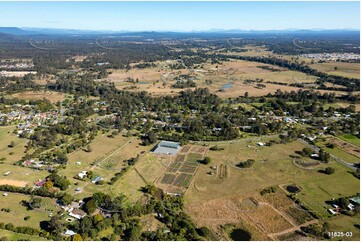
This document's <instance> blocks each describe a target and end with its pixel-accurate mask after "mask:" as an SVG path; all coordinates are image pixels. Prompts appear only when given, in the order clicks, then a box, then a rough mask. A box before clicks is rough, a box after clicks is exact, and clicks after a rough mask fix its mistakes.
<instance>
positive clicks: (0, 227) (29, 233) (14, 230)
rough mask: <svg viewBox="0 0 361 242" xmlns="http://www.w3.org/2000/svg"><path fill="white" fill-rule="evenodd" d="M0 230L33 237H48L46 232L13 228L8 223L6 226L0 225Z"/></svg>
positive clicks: (22, 227)
mask: <svg viewBox="0 0 361 242" xmlns="http://www.w3.org/2000/svg"><path fill="white" fill-rule="evenodd" d="M0 229H6V230H9V231H12V232H15V233H20V234H27V235H33V236H34V235H35V236H40V237H45V238H46V237H47V236H48V233H47V232H41V231H39V230H38V229H34V228H31V227H26V226H21V227H15V226H14V225H13V224H12V223H8V224H4V223H0Z"/></svg>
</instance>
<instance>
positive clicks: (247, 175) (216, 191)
mask: <svg viewBox="0 0 361 242" xmlns="http://www.w3.org/2000/svg"><path fill="white" fill-rule="evenodd" d="M264 141H265V140H263V142H264ZM256 142H257V140H255V139H253V140H252V141H251V142H249V141H245V140H241V141H238V142H237V141H234V142H214V143H211V144H210V145H215V144H217V145H218V146H219V147H222V148H224V150H222V151H209V153H208V156H210V157H211V159H212V162H211V164H210V165H209V166H200V167H199V169H198V171H197V174H196V175H195V177H194V179H193V185H192V186H190V188H189V189H188V190H187V192H186V195H185V198H186V209H187V211H188V213H189V214H191V215H192V217H193V218H194V219H195V220H196V221H197V223H198V224H200V225H208V226H210V227H211V228H213V230H214V231H215V232H216V231H219V226H218V225H220V224H225V223H231V224H237V223H239V222H241V221H242V222H246V221H247V222H246V223H248V224H249V225H250V226H253V227H256V228H258V230H257V231H258V232H257V231H256V232H255V233H256V234H258V235H259V234H261V235H262V234H263V236H269V237H270V238H278V237H279V236H282V235H284V234H286V233H287V232H288V231H295V230H297V226H299V225H300V224H306V223H309V222H311V221H313V219H314V218H312V217H310V216H309V214H308V213H306V212H302V211H303V210H302V209H301V210H297V208H295V207H294V205H293V202H292V200H291V199H290V198H287V197H286V194H285V193H284V192H282V191H281V190H282V186H283V185H284V184H297V185H298V186H299V187H301V192H300V193H299V195H298V198H299V199H300V201H301V203H304V204H305V205H307V206H308V207H309V208H310V209H311V211H314V212H316V213H317V214H319V215H321V216H323V217H324V218H325V219H328V218H329V217H330V216H329V213H328V212H327V211H326V208H327V206H328V205H327V204H326V203H325V201H327V200H330V199H332V198H334V197H340V196H351V195H354V194H356V193H357V192H358V190H359V188H360V187H359V181H358V180H357V179H356V178H355V177H354V176H352V174H350V173H349V171H350V170H349V169H348V168H346V167H345V166H343V165H341V164H339V163H337V162H336V161H330V163H329V164H327V166H332V167H334V168H335V169H336V173H335V174H334V175H332V176H330V175H325V174H322V173H320V172H318V170H319V169H323V168H324V167H325V165H317V166H316V167H313V168H312V169H306V168H303V167H299V166H298V165H296V164H294V162H293V158H291V157H289V156H290V155H294V154H295V151H297V150H302V148H303V147H304V145H303V144H301V143H299V142H297V141H294V142H291V143H288V144H274V145H272V146H271V147H267V146H264V147H259V146H257V145H256ZM247 159H255V164H254V165H253V166H252V167H251V168H244V169H240V168H237V167H236V166H235V164H236V163H237V161H244V160H247ZM212 167H217V172H215V173H210V174H211V175H209V174H208V172H209V171H212V169H211V168H212ZM220 167H227V171H228V175H227V176H222V178H220V176H219V174H218V173H219V169H220ZM270 186H276V187H279V188H278V190H280V191H279V193H278V195H275V196H274V195H266V196H261V195H260V194H259V191H260V190H262V189H264V188H266V187H270ZM225 187H227V189H224V188H225ZM342 187H348V189H347V191H346V190H344V189H342ZM281 198H282V199H281ZM280 199H281V200H280ZM249 200H251V201H256V202H251V203H249V202H247V201H249ZM232 203H236V206H238V210H239V212H237V210H236V209H235V207H234V206H235V205H233V204H232ZM237 204H238V205H237ZM252 204H255V205H252ZM270 206H271V207H270ZM270 208H271V209H270ZM295 209H296V210H295ZM249 210H252V212H248V211H249ZM272 210H273V211H276V213H274V214H271V211H272ZM215 211H217V212H215ZM236 213H237V215H236ZM258 213H259V215H257V214H258ZM299 213H301V214H299ZM265 214H267V215H266V216H265ZM297 214H298V215H297ZM258 216H260V217H258ZM279 216H280V217H279ZM237 218H238V219H237ZM272 218H273V219H272ZM302 218H303V219H302ZM267 219H270V220H269V221H268V220H267ZM267 221H268V222H267ZM217 224H218V225H217ZM270 227H272V230H271V229H270ZM293 228H294V229H293Z"/></svg>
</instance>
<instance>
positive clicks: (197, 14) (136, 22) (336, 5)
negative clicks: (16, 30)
mask: <svg viewBox="0 0 361 242" xmlns="http://www.w3.org/2000/svg"><path fill="white" fill-rule="evenodd" d="M359 20H360V2H358V1H356V2H0V26H1V27H40V28H64V29H84V30H114V31H121V30H129V31H151V30H153V31H202V30H214V29H242V30H276V29H277V30H281V29H344V28H352V29H360V23H359Z"/></svg>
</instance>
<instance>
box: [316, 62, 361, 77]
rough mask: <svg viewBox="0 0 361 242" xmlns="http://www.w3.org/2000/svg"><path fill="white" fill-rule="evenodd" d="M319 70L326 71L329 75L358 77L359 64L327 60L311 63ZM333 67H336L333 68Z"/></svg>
mask: <svg viewBox="0 0 361 242" xmlns="http://www.w3.org/2000/svg"><path fill="white" fill-rule="evenodd" d="M311 67H312V68H315V69H317V70H319V71H322V72H326V73H327V74H329V75H336V76H345V77H349V78H360V64H359V63H346V62H328V63H319V64H313V65H311ZM335 67H336V68H337V69H335Z"/></svg>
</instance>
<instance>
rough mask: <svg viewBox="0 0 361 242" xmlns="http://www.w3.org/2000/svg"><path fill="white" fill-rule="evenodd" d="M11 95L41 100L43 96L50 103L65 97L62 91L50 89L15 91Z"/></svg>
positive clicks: (23, 98)
mask: <svg viewBox="0 0 361 242" xmlns="http://www.w3.org/2000/svg"><path fill="white" fill-rule="evenodd" d="M11 96H12V97H15V98H18V99H22V100H42V99H43V98H45V99H48V100H49V101H50V102H52V103H57V102H59V101H63V100H64V99H65V95H64V93H61V92H51V91H27V92H20V93H15V94H12V95H11Z"/></svg>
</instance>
